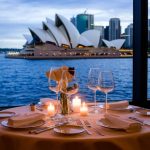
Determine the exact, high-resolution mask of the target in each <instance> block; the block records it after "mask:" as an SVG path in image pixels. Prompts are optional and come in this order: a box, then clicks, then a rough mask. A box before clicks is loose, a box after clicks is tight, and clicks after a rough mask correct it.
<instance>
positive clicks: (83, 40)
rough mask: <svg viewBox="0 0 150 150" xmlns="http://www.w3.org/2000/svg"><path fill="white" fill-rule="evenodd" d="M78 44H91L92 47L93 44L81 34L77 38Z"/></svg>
mask: <svg viewBox="0 0 150 150" xmlns="http://www.w3.org/2000/svg"><path fill="white" fill-rule="evenodd" d="M78 45H83V46H93V47H94V45H93V44H92V43H91V42H90V41H89V40H87V39H86V38H85V37H84V36H82V35H81V36H80V38H79V40H78Z"/></svg>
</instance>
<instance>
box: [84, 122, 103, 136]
mask: <svg viewBox="0 0 150 150" xmlns="http://www.w3.org/2000/svg"><path fill="white" fill-rule="evenodd" d="M84 124H85V125H86V127H89V128H91V127H92V126H91V124H90V123H89V121H88V120H84ZM92 128H93V129H94V130H95V131H96V132H97V133H98V134H99V135H101V136H104V134H102V133H101V132H100V131H99V130H98V129H97V128H95V127H92Z"/></svg>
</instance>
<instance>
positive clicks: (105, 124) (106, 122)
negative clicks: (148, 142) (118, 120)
mask: <svg viewBox="0 0 150 150" xmlns="http://www.w3.org/2000/svg"><path fill="white" fill-rule="evenodd" d="M96 123H97V125H100V126H102V127H105V128H109V129H113V130H125V129H124V127H121V126H117V124H113V123H111V122H110V121H109V120H107V119H105V118H102V119H100V120H98V121H97V122H96Z"/></svg>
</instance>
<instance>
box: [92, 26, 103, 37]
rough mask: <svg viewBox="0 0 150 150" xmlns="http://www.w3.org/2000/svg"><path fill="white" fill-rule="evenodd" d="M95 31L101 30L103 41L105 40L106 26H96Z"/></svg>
mask: <svg viewBox="0 0 150 150" xmlns="http://www.w3.org/2000/svg"><path fill="white" fill-rule="evenodd" d="M94 29H95V30H99V31H100V35H101V39H104V26H96V25H94Z"/></svg>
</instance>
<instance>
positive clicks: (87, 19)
mask: <svg viewBox="0 0 150 150" xmlns="http://www.w3.org/2000/svg"><path fill="white" fill-rule="evenodd" d="M76 27H77V29H78V31H79V32H80V33H82V32H84V31H87V30H89V29H94V15H91V14H86V13H84V14H78V15H77V17H76Z"/></svg>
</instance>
